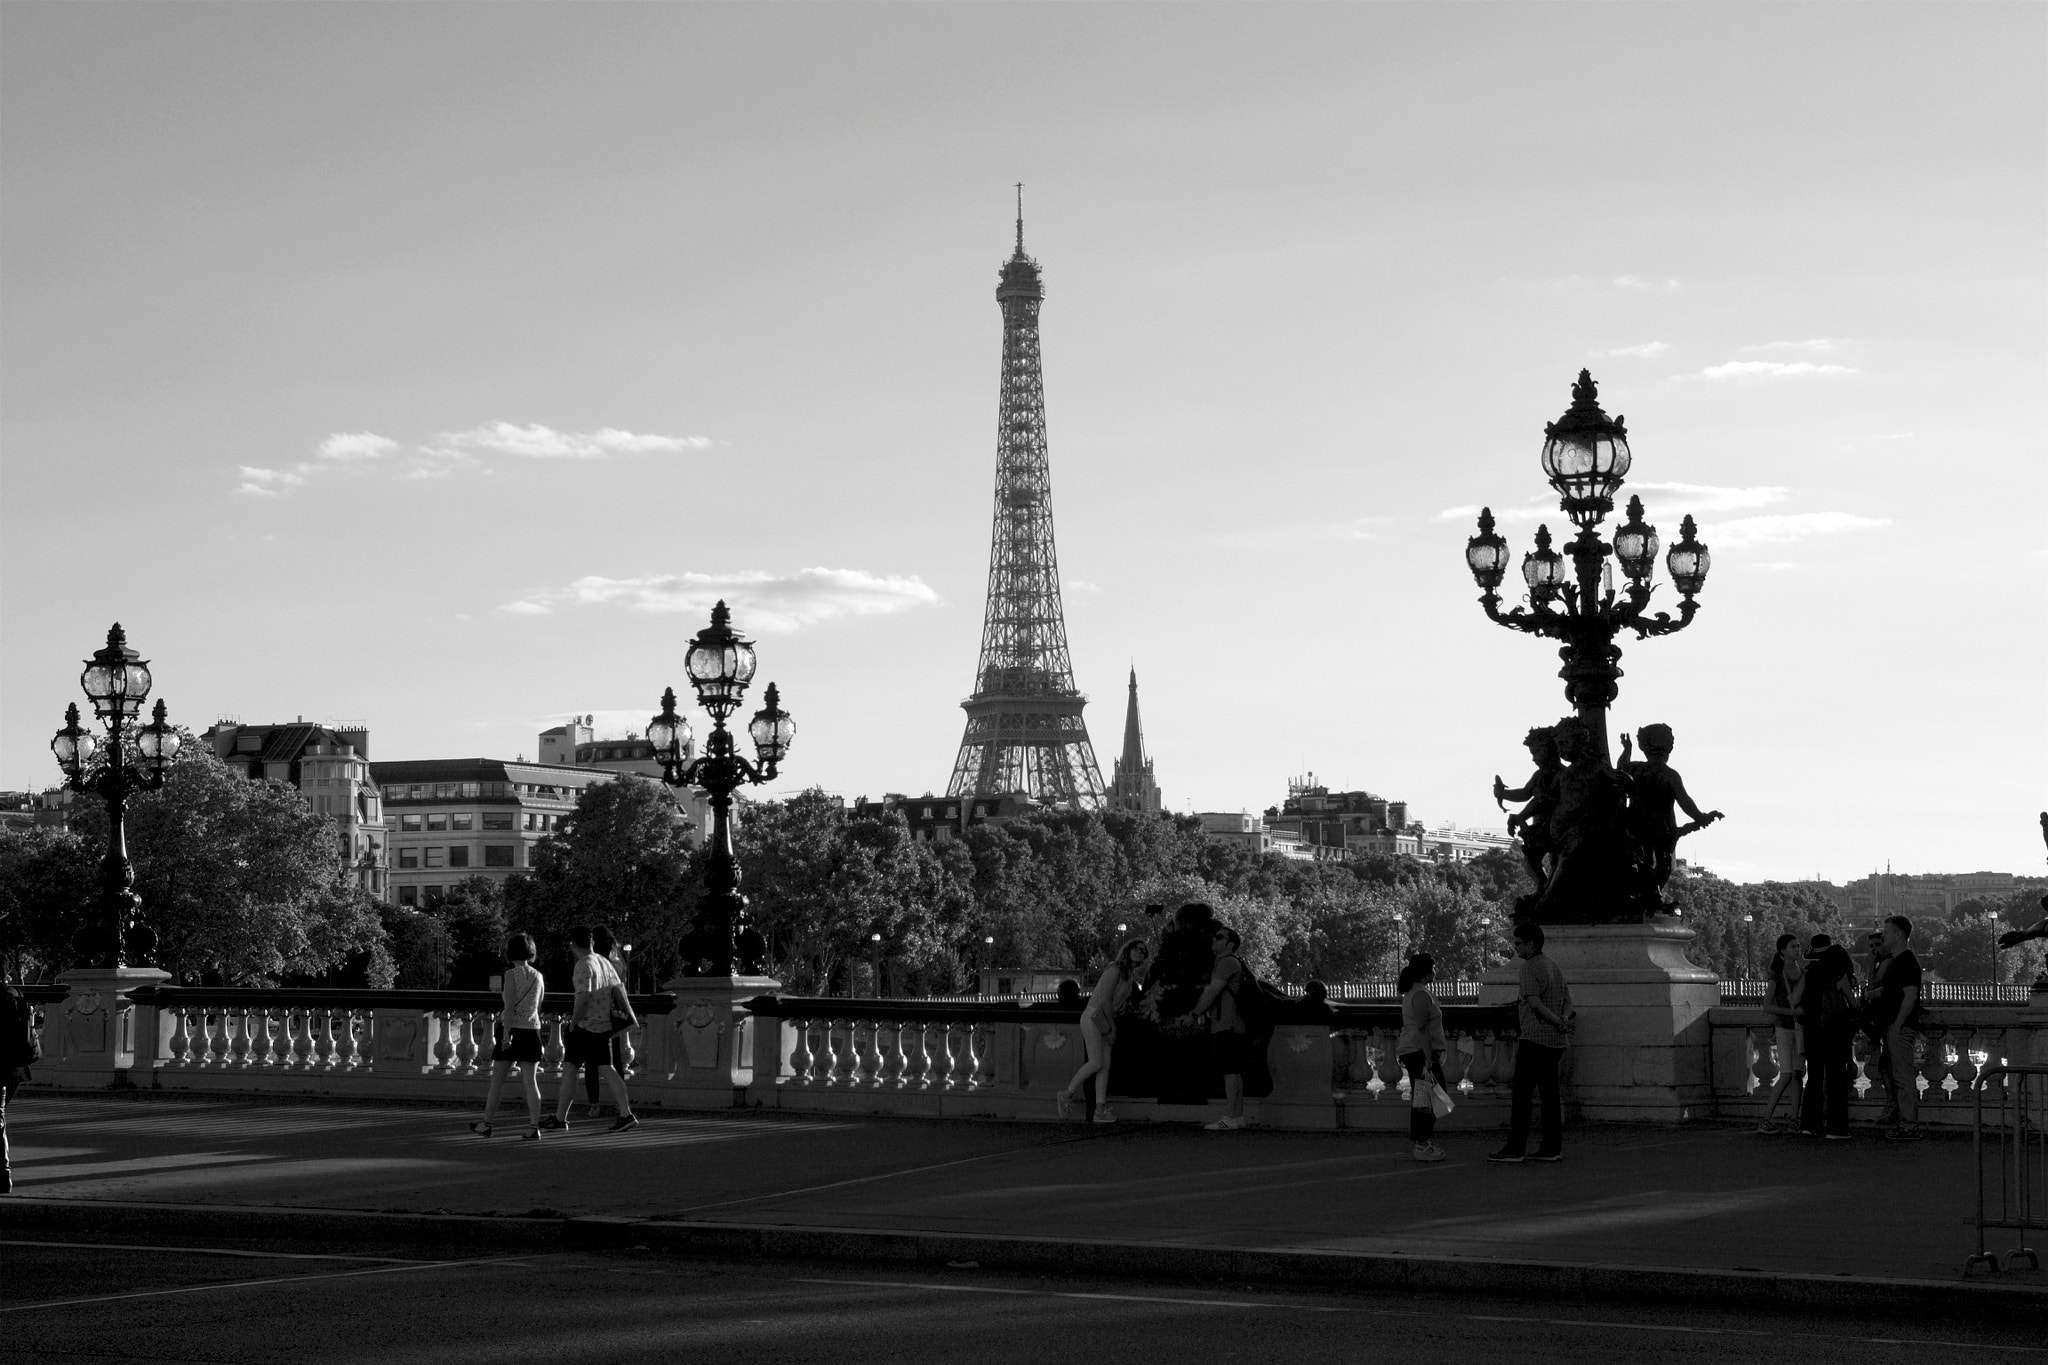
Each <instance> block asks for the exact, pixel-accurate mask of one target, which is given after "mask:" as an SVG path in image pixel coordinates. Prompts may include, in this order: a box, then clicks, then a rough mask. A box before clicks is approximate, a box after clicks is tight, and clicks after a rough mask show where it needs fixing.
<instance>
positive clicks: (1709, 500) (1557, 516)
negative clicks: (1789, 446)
mask: <svg viewBox="0 0 2048 1365" xmlns="http://www.w3.org/2000/svg"><path fill="white" fill-rule="evenodd" d="M1631 493H1641V494H1643V495H1644V498H1643V501H1644V502H1645V504H1647V505H1646V507H1645V509H1644V510H1645V514H1646V515H1647V516H1648V518H1649V519H1650V521H1652V522H1653V523H1654V522H1659V521H1660V520H1663V519H1671V518H1677V517H1682V516H1684V515H1685V514H1686V513H1688V512H1691V513H1694V514H1696V515H1697V514H1702V513H1711V512H1738V511H1741V510H1743V509H1744V508H1748V507H1768V506H1770V505H1771V504H1772V503H1774V502H1783V501H1784V500H1785V499H1786V498H1788V497H1790V496H1791V495H1792V490H1791V489H1789V488H1780V487H1779V486H1777V485H1776V484H1757V485H1755V486H1754V487H1750V488H1726V487H1721V486H1719V485H1715V484H1705V483H1625V484H1623V485H1622V486H1621V492H1620V494H1619V495H1618V496H1617V498H1616V501H1617V502H1618V503H1619V504H1620V506H1622V507H1626V506H1628V495H1629V494H1631ZM1478 515H1479V508H1478V507H1477V506H1476V505H1470V504H1468V505H1466V506H1463V507H1446V508H1445V509H1444V510H1443V511H1441V512H1438V513H1437V514H1436V517H1435V518H1434V519H1435V520H1437V521H1471V520H1473V519H1474V518H1476V517H1477V516H1478ZM1493 519H1494V520H1495V521H1497V522H1500V523H1502V524H1503V525H1505V524H1510V523H1514V522H1532V521H1548V522H1554V523H1559V524H1564V523H1566V522H1567V521H1568V520H1569V519H1568V518H1567V517H1566V516H1565V514H1564V513H1563V512H1562V511H1561V510H1559V508H1558V505H1557V504H1556V503H1554V502H1530V503H1523V504H1522V505H1520V506H1519V507H1499V508H1495V509H1494V513H1493Z"/></svg>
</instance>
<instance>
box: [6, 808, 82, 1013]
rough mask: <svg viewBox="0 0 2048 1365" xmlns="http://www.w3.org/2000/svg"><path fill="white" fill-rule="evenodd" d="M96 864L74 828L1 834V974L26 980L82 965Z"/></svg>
mask: <svg viewBox="0 0 2048 1365" xmlns="http://www.w3.org/2000/svg"><path fill="white" fill-rule="evenodd" d="M96 862H97V860H96V859H95V858H94V857H93V853H92V850H91V849H90V848H89V847H88V846H87V844H86V842H85V840H83V839H81V838H79V837H78V836H77V835H76V834H74V833H72V832H71V831H70V830H67V829H50V828H42V829H29V830H14V829H8V830H0V976H5V977H6V978H7V979H8V980H11V981H27V980H30V979H32V978H35V977H39V976H40V977H48V976H53V975H55V974H56V973H58V972H61V971H63V970H65V969H66V968H68V967H71V966H74V965H76V964H77V961H78V959H77V957H76V955H75V953H74V951H73V940H74V939H75V938H76V937H77V934H78V929H79V927H80V925H81V924H82V923H83V917H84V915H85V907H86V903H87V902H88V901H89V900H91V898H92V895H93V891H94V888H95V879H96V876H97V866H96Z"/></svg>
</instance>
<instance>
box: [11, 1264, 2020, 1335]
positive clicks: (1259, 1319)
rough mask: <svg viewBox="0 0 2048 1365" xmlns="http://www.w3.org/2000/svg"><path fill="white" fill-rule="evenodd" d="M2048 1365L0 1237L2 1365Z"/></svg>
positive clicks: (1030, 1293)
mask: <svg viewBox="0 0 2048 1365" xmlns="http://www.w3.org/2000/svg"><path fill="white" fill-rule="evenodd" d="M721 1357H723V1358H726V1359H738V1360H744V1361H746V1362H747V1363H748V1365H771V1363H772V1362H783V1361H791V1362H794V1361H819V1362H833V1363H834V1365H862V1362H885V1361H886V1362H898V1361H916V1362H925V1361H932V1362H952V1361H965V1362H981V1361H987V1360H995V1359H999V1360H1005V1361H1031V1362H1034V1365H1046V1363H1049V1362H1061V1361H1075V1362H1088V1365H1099V1362H1101V1361H1103V1360H1104V1359H1115V1358H1118V1357H1123V1358H1130V1359H1141V1360H1148V1361H1150V1360H1160V1361H1171V1362H1187V1363H1188V1365H1206V1363H1207V1362H1211V1361H1236V1360H1243V1361H1285V1360H1290V1359H1314V1360H1328V1361H1347V1362H1348V1361H1358V1362H1379V1361H1386V1362H1389V1363H1390V1365H1392V1363H1394V1362H1399V1365H1432V1363H1433V1362H1444V1363H1445V1365H1465V1363H1466V1362H1471V1361H1480V1360H1512V1361H1516V1362H1545V1361H1559V1362H1570V1363H1571V1365H1602V1363H1603V1362H1617V1363H1620V1362H1627V1365H1638V1363H1639V1362H1662V1361H1688V1362H1695V1361H1709V1360H1711V1361H1712V1362H1713V1365H1747V1363H1748V1362H1756V1363H1757V1365H1766V1363H1768V1365H1781V1362H1783V1361H1785V1360H1787V1359H1797V1360H1799V1361H1801V1362H1802V1365H1826V1363H1828V1362H1837V1361H1839V1362H1843V1365H1889V1363H1890V1362H1894V1361H1897V1362H1947V1361H1956V1362H1961V1361H1965V1360H1968V1361H1971V1362H1988V1361H1996V1360H2012V1361H2048V1334H2044V1333H2043V1332H2041V1331H2039V1330H2031V1329H2029V1328H2027V1327H2020V1326H1983V1327H1971V1326H1956V1325H1952V1324H1927V1325H1924V1326H1923V1325H1918V1324H1911V1323H1901V1322H1885V1323H1873V1324H1867V1325H1866V1324H1860V1323H1858V1322H1856V1321H1854V1320H1850V1319H1831V1318H1819V1317H1803V1318H1795V1317H1792V1316H1788V1315H1782V1314H1761V1315H1760V1314H1747V1313H1736V1312H1728V1311H1720V1310H1712V1309H1704V1310H1693V1309H1666V1308H1661V1307H1660V1308H1643V1309H1630V1308H1625V1307H1620V1308H1617V1307H1598V1308H1594V1307H1584V1306H1579V1305H1573V1306H1570V1307H1564V1308H1557V1309H1547V1308H1545V1307H1544V1306H1542V1305H1540V1304H1530V1303H1528V1302H1515V1301H1505V1300H1485V1299H1477V1298H1468V1297H1456V1298H1453V1297H1449V1296H1395V1295H1370V1296H1369V1295H1356V1294H1350V1295H1347V1294H1336V1293H1321V1292H1316V1293H1287V1292H1276V1291H1272V1290H1253V1289H1251V1288H1249V1287H1247V1286H1242V1285H1228V1284H1225V1285H1213V1284H1189V1283H1180V1284H1172V1283H1154V1284H1148V1283H1144V1282H1140V1281H1126V1280H1119V1281H1117V1282H1115V1283H1091V1282H1084V1281H1075V1280H1060V1279H1051V1278H1040V1277H1030V1276H1013V1275H984V1274H981V1273H979V1272H978V1271H976V1270H974V1269H972V1268H967V1267H961V1268H949V1269H945V1270H941V1271H934V1270H930V1269H927V1268H923V1267H913V1266H905V1267H903V1268H902V1269H900V1270H888V1269H878V1268H876V1267H874V1266H872V1265H860V1266H851V1265H840V1264H834V1263H806V1264H801V1265H797V1264H776V1263H765V1262H746V1263H729V1262H715V1261H701V1260H678V1259H669V1258H664V1257H657V1256H651V1255H635V1254H630V1253H623V1254H619V1255H588V1254H577V1253H563V1254H548V1255H534V1256H518V1257H491V1258H483V1259H477V1260H419V1259H410V1258H407V1257H404V1256H403V1255H400V1254H393V1255H390V1256H383V1257H379V1256H372V1255H364V1254H350V1255H320V1254H308V1253H306V1252H304V1251H300V1252H289V1251H280V1250H275V1249H266V1250H250V1249H237V1248H222V1247H182V1246H121V1245H105V1244H75V1243H62V1244H60V1243H51V1242H29V1241H20V1240H0V1361H4V1362H16V1361H23V1362H26V1361H35V1362H55V1361H121V1362H126V1361H134V1362H152V1365H154V1363H155V1362H166V1361H172V1362H192V1361H221V1362H262V1363H263V1365H285V1363H286V1362H298V1361H323V1362H325V1361H344V1362H358V1361H360V1362H393V1363H394V1365H395V1363H396V1362H414V1361H419V1362H426V1361H432V1362H477V1365H506V1363H509V1362H523V1361H536V1362H548V1365H563V1363H564V1362H574V1365H610V1363H611V1362H641V1361H645V1362H660V1365H674V1362H676V1361H678V1360H685V1361H687V1360H704V1359H718V1358H721Z"/></svg>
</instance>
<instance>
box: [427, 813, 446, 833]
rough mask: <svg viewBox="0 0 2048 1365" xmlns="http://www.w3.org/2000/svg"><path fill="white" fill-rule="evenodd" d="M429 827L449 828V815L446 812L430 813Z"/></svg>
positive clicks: (428, 818)
mask: <svg viewBox="0 0 2048 1365" xmlns="http://www.w3.org/2000/svg"><path fill="white" fill-rule="evenodd" d="M427 828H428V829H446V828H448V817H447V816H446V815H445V814H440V813H436V814H433V815H429V816H428V817H427Z"/></svg>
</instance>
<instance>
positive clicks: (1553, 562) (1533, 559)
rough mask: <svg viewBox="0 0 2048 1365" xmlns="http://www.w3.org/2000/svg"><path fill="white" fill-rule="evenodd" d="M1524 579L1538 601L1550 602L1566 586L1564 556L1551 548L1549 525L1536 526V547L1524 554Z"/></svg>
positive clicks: (1530, 594)
mask: <svg viewBox="0 0 2048 1365" xmlns="http://www.w3.org/2000/svg"><path fill="white" fill-rule="evenodd" d="M1522 581H1523V582H1524V583H1527V584H1528V585H1529V596H1530V597H1531V598H1532V599H1533V600H1535V601H1537V602H1548V601H1549V600H1550V599H1551V598H1552V597H1554V596H1556V594H1557V590H1558V589H1559V588H1560V587H1562V586H1564V556H1563V555H1561V554H1559V553H1558V552H1557V551H1555V550H1553V549H1551V548H1550V528H1549V527H1548V526H1538V527H1537V528H1536V548H1535V549H1533V550H1531V551H1530V552H1529V553H1528V554H1525V555H1523V556H1522Z"/></svg>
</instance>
